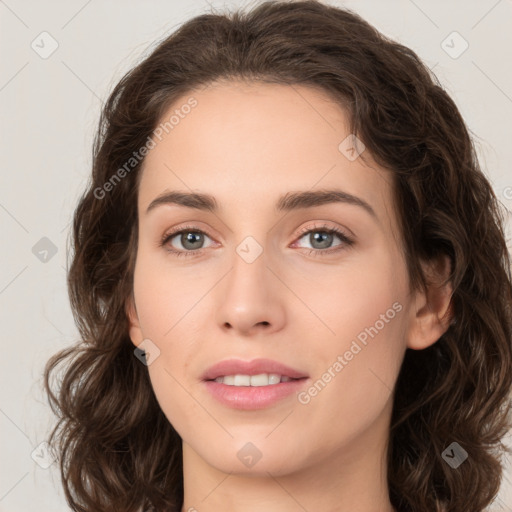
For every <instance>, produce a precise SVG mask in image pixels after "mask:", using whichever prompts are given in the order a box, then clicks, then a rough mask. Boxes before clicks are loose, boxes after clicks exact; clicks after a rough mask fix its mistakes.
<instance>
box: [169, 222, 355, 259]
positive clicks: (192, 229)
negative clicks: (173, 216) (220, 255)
mask: <svg viewBox="0 0 512 512" xmlns="http://www.w3.org/2000/svg"><path fill="white" fill-rule="evenodd" d="M182 233H200V234H203V235H206V236H209V235H208V234H207V233H205V232H204V231H202V230H201V229H198V228H197V227H196V226H181V227H180V228H178V229H176V230H174V231H170V232H167V233H165V234H164V236H163V237H162V239H161V240H160V242H159V246H160V247H163V248H165V250H166V251H168V252H170V253H172V254H174V255H175V256H177V257H179V258H180V257H194V256H199V255H201V254H202V252H203V251H204V248H203V249H196V250H190V251H181V250H179V251H178V250H175V249H171V248H169V246H168V245H167V242H169V241H170V240H172V239H173V238H174V237H175V236H176V235H181V234H182ZM308 233H328V234H330V235H336V236H338V238H339V239H340V240H341V241H342V242H343V243H342V244H340V245H336V246H335V247H331V248H329V249H309V250H308V251H309V252H308V253H307V254H308V255H309V256H315V257H316V256H326V255H329V254H332V253H334V252H339V251H342V250H345V249H346V248H347V247H350V246H351V245H353V243H354V241H353V240H352V238H350V237H349V236H347V235H346V234H345V233H344V232H343V231H340V230H339V229H337V228H333V227H327V226H325V225H323V226H313V227H307V228H304V229H303V230H302V231H301V232H300V233H299V236H298V238H297V240H300V239H301V238H304V235H306V234H308ZM209 238H211V237H209Z"/></svg>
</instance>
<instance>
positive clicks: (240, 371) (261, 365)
mask: <svg viewBox="0 0 512 512" xmlns="http://www.w3.org/2000/svg"><path fill="white" fill-rule="evenodd" d="M262 373H267V374H271V373H274V374H279V375H281V376H286V377H290V378H291V379H303V378H307V377H308V375H307V374H306V373H304V372H302V371H300V370H297V369H295V368H291V367H289V366H286V365H285V364H282V363H279V362H278V361H273V360H271V359H253V360H252V361H243V360H241V359H226V360H224V361H220V362H219V363H217V364H214V365H213V366H211V367H210V368H208V370H206V372H204V374H203V375H202V376H201V378H202V380H206V381H208V380H215V379H216V378H217V377H224V376H226V375H251V376H252V375H259V374H262Z"/></svg>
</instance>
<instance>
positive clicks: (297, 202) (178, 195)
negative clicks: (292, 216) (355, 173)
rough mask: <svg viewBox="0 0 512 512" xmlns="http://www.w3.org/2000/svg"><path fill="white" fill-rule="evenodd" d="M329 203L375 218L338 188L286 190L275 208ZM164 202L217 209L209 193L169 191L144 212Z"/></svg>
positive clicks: (365, 206) (357, 199)
mask: <svg viewBox="0 0 512 512" xmlns="http://www.w3.org/2000/svg"><path fill="white" fill-rule="evenodd" d="M330 203H346V204H352V205H355V206H359V207H361V208H363V209H364V210H365V211H366V212H368V213H369V214H370V215H371V216H372V217H374V218H375V219H377V215H376V213H375V211H374V209H373V208H372V207H371V206H370V205H369V204H368V203H367V202H366V201H365V200H363V199H361V198H360V197H357V196H354V195H352V194H349V193H348V192H344V191H343V190H339V189H332V190H314V191H302V192H288V193H287V194H285V195H283V196H281V197H280V198H279V199H278V201H277V203H276V206H275V209H276V211H277V212H282V211H292V210H300V209H304V208H314V207H315V206H322V205H324V204H330ZM165 204H176V205H179V206H185V207H187V208H194V209H196V210H204V211H209V212H212V213H215V212H217V211H218V210H219V207H218V204H217V201H216V200H215V197H214V196H212V195H210V194H202V193H198V192H180V191H169V192H164V193H163V194H161V195H159V196H158V197H156V198H155V199H153V201H151V203H150V205H149V206H148V208H147V210H146V214H147V213H149V212H150V211H151V210H153V209H155V208H156V207H157V206H161V205H165Z"/></svg>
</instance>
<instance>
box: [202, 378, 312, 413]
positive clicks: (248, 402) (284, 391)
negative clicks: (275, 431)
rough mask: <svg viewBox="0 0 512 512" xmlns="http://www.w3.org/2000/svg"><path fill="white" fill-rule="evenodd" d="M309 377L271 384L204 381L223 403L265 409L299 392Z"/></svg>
mask: <svg viewBox="0 0 512 512" xmlns="http://www.w3.org/2000/svg"><path fill="white" fill-rule="evenodd" d="M307 380H308V379H307V378H304V379H297V380H291V381H288V382H280V383H279V384H271V385H269V386H229V385H228V384H221V383H220V382H215V381H214V380H207V381H204V384H205V386H206V389H207V390H208V391H209V392H210V393H211V394H212V395H213V397H214V398H216V399H217V400H218V401H219V402H220V403H221V404H223V405H226V406H228V407H232V408H233V409H245V410H250V409H264V408H265V407H270V406H271V405H273V404H275V403H277V402H279V401H280V400H283V399H284V398H286V397H288V396H290V395H291V394H292V393H296V392H298V391H299V390H300V389H301V388H302V387H304V384H305V382H306V381H307Z"/></svg>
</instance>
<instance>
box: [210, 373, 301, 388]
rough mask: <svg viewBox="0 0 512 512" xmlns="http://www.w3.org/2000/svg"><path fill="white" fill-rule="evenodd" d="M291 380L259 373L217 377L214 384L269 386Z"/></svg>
mask: <svg viewBox="0 0 512 512" xmlns="http://www.w3.org/2000/svg"><path fill="white" fill-rule="evenodd" d="M290 380H292V379H291V378H290V377H287V376H285V375H283V376H281V375H279V374H277V373H270V374H269V373H260V374H259V375H240V374H237V375H225V376H224V377H217V378H216V379H215V382H220V383H221V384H227V385H228V386H255V387H256V386H269V385H274V384H279V383H280V382H289V381H290Z"/></svg>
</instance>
